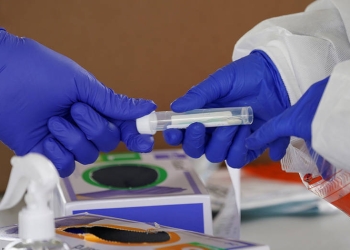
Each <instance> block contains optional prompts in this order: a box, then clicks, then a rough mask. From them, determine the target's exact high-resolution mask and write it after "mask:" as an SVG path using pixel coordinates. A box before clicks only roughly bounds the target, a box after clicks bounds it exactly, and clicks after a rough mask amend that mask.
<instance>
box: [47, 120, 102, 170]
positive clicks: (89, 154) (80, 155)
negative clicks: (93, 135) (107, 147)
mask: <svg viewBox="0 0 350 250" xmlns="http://www.w3.org/2000/svg"><path fill="white" fill-rule="evenodd" d="M48 128H49V130H50V132H51V134H52V135H53V136H54V137H55V139H56V140H57V141H59V142H60V143H61V144H62V145H63V146H64V147H65V148H67V149H68V150H69V151H70V152H71V153H72V154H73V155H74V158H75V160H77V161H78V162H81V163H82V164H89V163H93V162H94V161H95V160H96V159H97V158H98V155H99V152H98V149H97V148H96V147H95V145H93V143H92V142H90V141H88V140H87V138H86V137H85V135H84V133H83V132H82V131H81V130H79V129H78V128H76V127H75V126H73V125H72V124H70V123H69V122H67V121H66V120H65V119H63V118H62V117H52V118H50V119H49V122H48Z"/></svg>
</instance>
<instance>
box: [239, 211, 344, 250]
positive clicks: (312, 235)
mask: <svg viewBox="0 0 350 250" xmlns="http://www.w3.org/2000/svg"><path fill="white" fill-rule="evenodd" d="M241 239H242V240H246V241H252V242H256V243H264V244H267V245H269V246H270V248H271V250H296V249H297V250H302V249H306V250H316V249H317V250H323V249H325V250H326V249H327V250H333V249H334V250H349V249H350V217H348V216H347V215H345V214H343V213H342V212H337V213H333V214H328V215H319V216H317V215H315V216H276V217H260V218H257V217H255V218H252V219H249V218H248V219H246V218H244V219H242V223H241Z"/></svg>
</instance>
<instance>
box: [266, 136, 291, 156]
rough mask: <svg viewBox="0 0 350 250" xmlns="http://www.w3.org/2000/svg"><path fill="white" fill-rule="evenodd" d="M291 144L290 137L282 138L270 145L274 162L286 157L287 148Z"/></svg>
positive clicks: (270, 153)
mask: <svg viewBox="0 0 350 250" xmlns="http://www.w3.org/2000/svg"><path fill="white" fill-rule="evenodd" d="M289 142H290V137H288V136H287V137H281V138H279V139H277V140H275V141H273V142H271V143H270V144H269V148H270V152H269V155H270V158H271V159H272V160H274V161H279V160H281V159H282V158H283V156H285V154H286V151H287V147H288V145H289Z"/></svg>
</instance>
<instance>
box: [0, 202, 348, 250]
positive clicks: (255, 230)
mask: <svg viewBox="0 0 350 250" xmlns="http://www.w3.org/2000/svg"><path fill="white" fill-rule="evenodd" d="M0 198H1V197H0ZM23 204H24V203H23V200H22V201H21V203H20V204H18V205H17V206H16V207H14V208H12V209H9V210H6V211H0V226H7V225H12V224H16V223H17V215H18V212H19V210H20V209H21V207H22V206H23ZM241 240H244V241H250V242H255V243H263V244H267V245H269V246H270V248H271V250H292V249H293V250H295V249H298V250H302V249H306V250H316V249H317V250H323V249H327V250H329V249H334V250H343V249H344V250H345V249H346V250H349V249H350V218H349V217H348V216H347V215H345V214H344V213H342V212H336V213H332V214H326V215H311V216H310V215H309V216H307V215H303V216H301V215H299V216H297V215H294V216H292V215H290V216H286V215H280V216H264V217H263V216H261V217H259V216H254V217H246V216H245V217H243V218H242V223H241Z"/></svg>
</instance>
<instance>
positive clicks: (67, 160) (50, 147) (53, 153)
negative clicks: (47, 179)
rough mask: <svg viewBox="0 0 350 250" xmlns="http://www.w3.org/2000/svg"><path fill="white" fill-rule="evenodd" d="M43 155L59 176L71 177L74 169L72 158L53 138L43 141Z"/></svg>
mask: <svg viewBox="0 0 350 250" xmlns="http://www.w3.org/2000/svg"><path fill="white" fill-rule="evenodd" d="M43 151H44V155H45V156H47V158H49V159H50V161H51V162H52V163H53V164H54V165H55V167H56V168H57V171H58V173H59V175H60V176H61V177H62V178H64V177H67V176H69V175H71V174H72V173H73V171H74V169H75V161H74V156H73V154H72V153H71V152H69V151H68V150H67V149H66V148H65V147H63V146H62V145H61V144H60V143H59V142H58V141H56V140H55V139H54V138H46V139H44V141H43Z"/></svg>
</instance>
